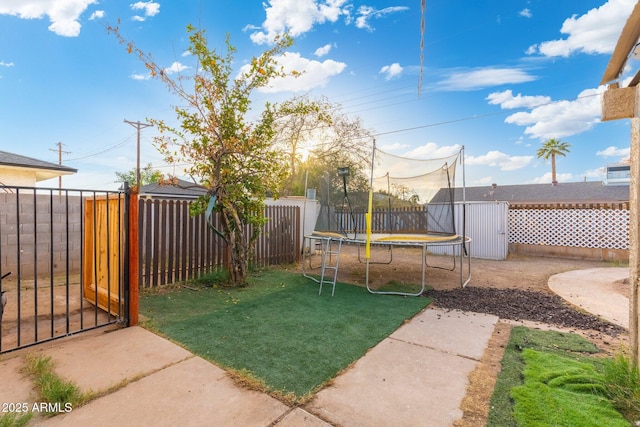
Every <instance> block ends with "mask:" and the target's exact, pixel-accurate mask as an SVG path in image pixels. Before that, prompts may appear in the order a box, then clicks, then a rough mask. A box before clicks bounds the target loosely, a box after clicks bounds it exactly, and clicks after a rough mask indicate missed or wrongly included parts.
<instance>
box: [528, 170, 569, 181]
mask: <svg viewBox="0 0 640 427" xmlns="http://www.w3.org/2000/svg"><path fill="white" fill-rule="evenodd" d="M556 180H557V181H558V182H570V181H571V180H573V175H572V174H570V173H556ZM551 181H552V179H551V172H547V173H545V174H544V175H542V176H539V177H537V178H533V180H532V181H531V183H532V184H551Z"/></svg>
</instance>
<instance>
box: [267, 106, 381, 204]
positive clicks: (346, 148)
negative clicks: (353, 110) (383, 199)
mask: <svg viewBox="0 0 640 427" xmlns="http://www.w3.org/2000/svg"><path fill="white" fill-rule="evenodd" d="M279 111H280V114H284V115H281V116H280V117H278V119H277V121H276V128H277V132H278V136H277V146H278V147H280V148H281V149H282V150H283V151H284V152H286V153H287V159H288V160H287V161H288V163H289V173H290V175H289V179H288V180H287V181H286V182H285V185H284V188H283V190H282V191H283V193H284V194H290V195H302V194H303V188H304V183H305V181H306V179H305V178H306V174H307V172H309V177H310V178H311V177H320V176H325V175H326V174H327V173H328V174H330V175H335V176H336V177H337V175H336V171H337V168H338V167H349V168H350V169H351V174H352V175H351V177H350V179H349V183H350V187H351V186H352V185H354V184H360V183H361V180H359V179H356V178H358V177H359V176H360V175H361V174H362V171H363V170H364V169H367V168H369V166H370V163H371V149H372V147H371V143H370V142H371V141H372V138H373V137H372V133H371V131H369V130H368V129H366V128H365V127H364V126H363V125H362V121H361V120H360V118H358V117H351V116H348V115H346V114H344V113H343V112H342V110H341V107H340V105H336V104H332V103H331V102H329V101H328V100H327V98H324V97H322V98H320V99H317V100H312V99H310V98H309V97H308V96H307V95H303V96H300V97H296V98H293V99H292V100H290V101H287V102H284V103H283V104H282V105H281V106H280V110H279ZM303 150H304V151H305V152H306V153H305V154H306V156H303V155H302V151H303ZM356 187H357V185H356ZM354 189H355V188H354ZM359 189H360V188H359Z"/></svg>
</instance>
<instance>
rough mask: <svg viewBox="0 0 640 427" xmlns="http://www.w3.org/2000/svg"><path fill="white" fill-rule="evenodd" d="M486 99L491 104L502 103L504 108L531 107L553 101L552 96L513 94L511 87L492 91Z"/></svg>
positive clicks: (501, 105)
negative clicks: (500, 90) (501, 90)
mask: <svg viewBox="0 0 640 427" xmlns="http://www.w3.org/2000/svg"><path fill="white" fill-rule="evenodd" d="M485 99H486V100H488V101H489V104H492V105H500V108H502V109H503V110H510V109H513V108H531V107H537V106H540V105H542V104H548V103H549V102H551V98H550V97H548V96H522V95H521V94H517V95H516V96H513V92H512V91H511V90H510V89H508V90H505V91H503V92H493V93H490V94H489V96H487V97H486V98H485Z"/></svg>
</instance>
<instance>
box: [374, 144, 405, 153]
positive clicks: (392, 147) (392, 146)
mask: <svg viewBox="0 0 640 427" xmlns="http://www.w3.org/2000/svg"><path fill="white" fill-rule="evenodd" d="M379 148H380V149H381V150H382V151H387V152H390V153H393V152H394V151H395V152H398V151H400V150H405V149H407V148H409V144H403V143H401V142H394V143H393V144H388V145H380V146H379Z"/></svg>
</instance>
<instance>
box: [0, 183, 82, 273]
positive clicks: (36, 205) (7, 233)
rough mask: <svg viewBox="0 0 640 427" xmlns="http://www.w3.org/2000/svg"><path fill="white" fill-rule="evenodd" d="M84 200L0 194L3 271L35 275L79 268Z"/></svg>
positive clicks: (0, 265) (25, 192)
mask: <svg viewBox="0 0 640 427" xmlns="http://www.w3.org/2000/svg"><path fill="white" fill-rule="evenodd" d="M82 202H83V198H82V197H80V196H79V195H66V194H65V193H64V192H63V193H62V195H59V194H58V193H57V192H52V193H51V194H49V193H47V194H34V192H33V191H31V190H20V191H17V192H14V193H2V194H0V271H1V272H2V274H4V273H6V272H9V271H11V272H12V274H13V275H17V274H18V273H19V274H20V278H21V279H22V280H29V279H33V278H34V277H36V276H37V277H39V278H40V277H50V276H51V271H52V269H53V273H54V276H59V275H62V276H64V275H65V274H66V272H67V267H68V269H69V273H70V274H75V273H79V272H80V256H81V250H82V243H81V242H82V234H81V232H82Z"/></svg>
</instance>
